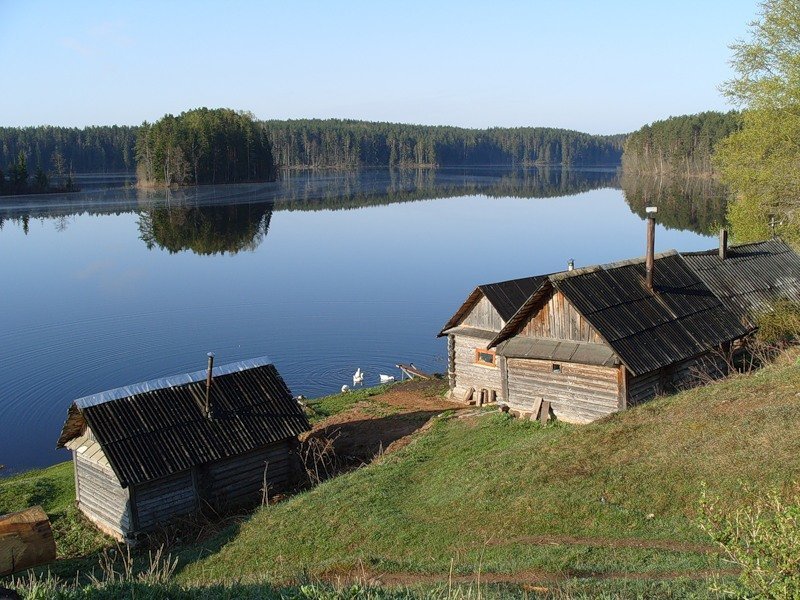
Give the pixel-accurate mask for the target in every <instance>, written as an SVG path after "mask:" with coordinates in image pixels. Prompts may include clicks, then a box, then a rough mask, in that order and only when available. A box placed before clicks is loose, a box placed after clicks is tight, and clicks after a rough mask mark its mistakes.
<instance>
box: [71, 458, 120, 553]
mask: <svg viewBox="0 0 800 600" xmlns="http://www.w3.org/2000/svg"><path fill="white" fill-rule="evenodd" d="M72 460H73V464H74V465H75V483H76V489H75V495H76V499H77V501H78V508H79V509H80V511H81V512H82V513H83V514H85V515H86V516H87V518H88V519H89V520H90V521H92V522H93V523H95V524H96V525H97V526H98V528H99V529H100V530H101V531H103V532H104V533H107V534H108V535H111V536H113V537H116V538H117V539H121V538H122V537H123V536H124V535H125V533H127V532H128V531H129V530H130V529H131V528H132V520H131V508H130V495H129V493H128V490H127V489H125V488H123V487H121V486H120V484H119V480H118V479H117V476H116V475H114V472H113V471H112V470H111V469H108V468H105V467H103V466H101V465H99V464H97V463H94V462H91V461H88V460H86V459H85V458H83V457H82V456H81V455H80V454H78V453H77V452H74V451H73V453H72Z"/></svg>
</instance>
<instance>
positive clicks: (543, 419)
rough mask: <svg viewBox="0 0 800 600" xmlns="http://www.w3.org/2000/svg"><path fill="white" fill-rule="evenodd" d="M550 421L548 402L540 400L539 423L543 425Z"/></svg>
mask: <svg viewBox="0 0 800 600" xmlns="http://www.w3.org/2000/svg"><path fill="white" fill-rule="evenodd" d="M549 419H550V402H549V401H548V400H542V412H540V413H539V422H540V423H541V424H542V425H544V424H545V423H547V421H548V420H549Z"/></svg>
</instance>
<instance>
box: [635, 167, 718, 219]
mask: <svg viewBox="0 0 800 600" xmlns="http://www.w3.org/2000/svg"><path fill="white" fill-rule="evenodd" d="M620 182H621V184H622V190H623V192H624V194H625V201H626V202H627V203H628V206H630V208H631V211H633V212H634V213H635V214H637V215H639V216H640V217H641V218H643V219H644V218H645V217H646V213H645V207H647V206H657V207H658V222H659V223H660V224H662V225H664V226H666V227H669V228H671V229H681V230H688V231H694V232H695V233H704V234H710V233H714V231H715V230H716V229H717V228H718V227H720V226H721V225H722V224H724V223H725V212H726V209H727V201H726V197H727V196H726V191H725V188H724V187H723V186H722V185H721V184H719V183H718V182H717V181H715V180H714V179H711V178H708V177H693V178H683V177H678V178H664V177H647V176H641V175H639V176H636V175H629V174H627V173H623V175H622V177H621V179H620Z"/></svg>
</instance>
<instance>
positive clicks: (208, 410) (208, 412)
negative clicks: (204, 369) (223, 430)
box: [206, 352, 214, 418]
mask: <svg viewBox="0 0 800 600" xmlns="http://www.w3.org/2000/svg"><path fill="white" fill-rule="evenodd" d="M213 371H214V353H213V352H209V353H208V375H207V376H206V416H207V417H208V418H211V381H212V380H213V376H212V373H213Z"/></svg>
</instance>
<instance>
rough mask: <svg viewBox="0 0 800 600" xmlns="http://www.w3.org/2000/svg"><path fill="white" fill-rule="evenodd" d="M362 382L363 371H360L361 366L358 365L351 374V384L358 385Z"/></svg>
mask: <svg viewBox="0 0 800 600" xmlns="http://www.w3.org/2000/svg"><path fill="white" fill-rule="evenodd" d="M362 383H364V373H363V372H362V371H361V367H359V368H358V369H356V372H355V374H354V375H353V385H360V384H362Z"/></svg>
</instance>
